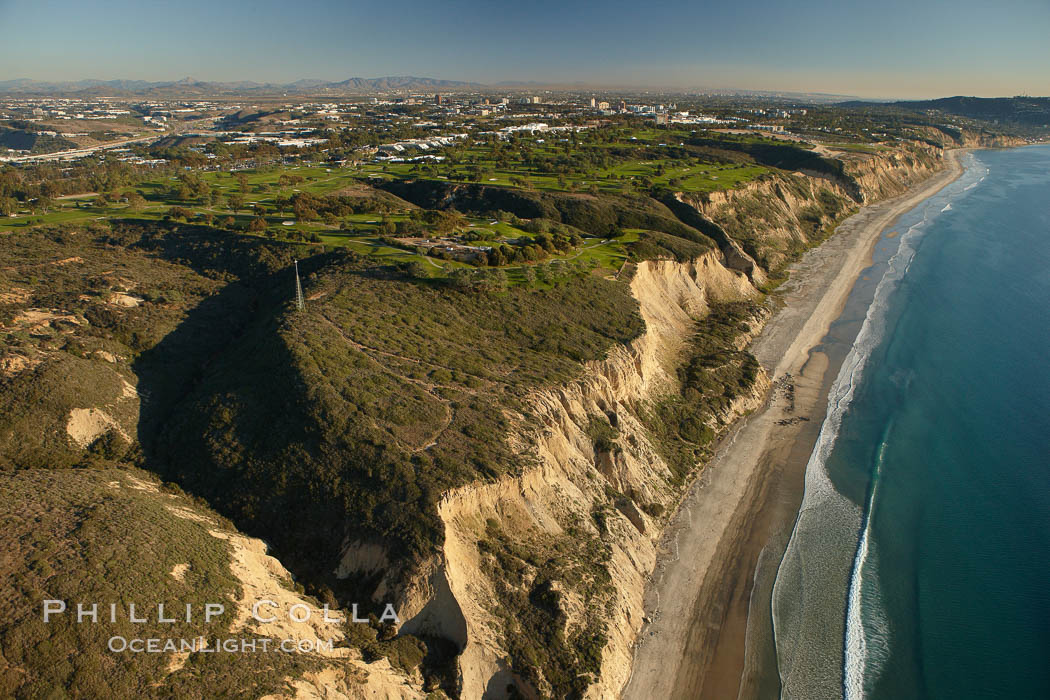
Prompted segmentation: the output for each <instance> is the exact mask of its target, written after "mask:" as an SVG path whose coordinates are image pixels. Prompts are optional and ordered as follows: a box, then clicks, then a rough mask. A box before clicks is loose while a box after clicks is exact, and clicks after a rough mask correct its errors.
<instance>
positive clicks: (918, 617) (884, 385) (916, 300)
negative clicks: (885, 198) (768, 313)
mask: <svg viewBox="0 0 1050 700" xmlns="http://www.w3.org/2000/svg"><path fill="white" fill-rule="evenodd" d="M963 162H964V164H965V168H966V169H965V172H964V174H963V175H962V176H961V177H960V178H959V179H958V180H956V181H955V182H954V183H952V184H950V185H948V186H947V187H946V188H944V189H943V190H941V191H940V192H939V193H938V194H936V195H934V196H933V197H931V198H929V199H927V200H925V201H924V202H923V203H922V204H920V205H919V206H918V207H916V208H915V209H913V210H912V211H910V212H908V213H907V214H905V215H904V216H902V217H901V218H900V219H899V220H898V221H897V222H896V223H895V224H894V225H893V226H891V227H889V229H887V231H884V232H883V235H882V237H881V238H880V241H879V242H878V244H877V245H876V250H875V262H874V264H873V266H872V267H871V268H870V269H869V270H867V271H865V273H864V276H863V278H862V280H863V281H862V282H860V283H858V285H857V288H856V289H855V290H854V293H853V295H852V296H851V302H850V303H847V307H846V308H847V311H846V312H845V313H844V318H843V320H842V323H843V324H846V325H848V324H851V323H852V324H853V332H852V333H851V334H849V337H852V338H854V339H853V341H852V345H851V346H849V348H848V352H847V353H846V357H845V360H844V361H843V363H842V367H841V370H840V372H839V374H838V376H837V377H836V378H835V380H834V382H833V384H832V385H831V389H830V392H829V396H828V414H827V417H826V419H825V421H824V424H823V425H822V427H821V431H820V437H819V438H818V440H817V444H816V447H815V449H814V452H813V454H812V456H811V458H810V461H809V464H808V465H807V468H806V469H807V471H806V486H805V489H806V491H805V496H804V498H803V503H802V508H801V510H800V512H799V516H798V519H797V520H796V523H795V527H794V530H793V532H792V537H791V541H790V544H789V545H788V549H787V552H786V553H785V555H784V558H783V561H782V562H781V565H780V568H779V570H778V572H777V578H776V584H775V586H774V590H773V622H774V630H775V640H776V656H777V666H778V669H779V675H780V680H781V692H782V696H783V697H785V698H841V697H846V698H848V699H849V700H853V699H855V698H874V699H877V700H882V699H885V700H901V699H905V698H953V699H955V698H1050V147H1048V146H1030V147H1025V148H1017V149H1010V150H997V151H977V152H974V153H971V154H968V155H966V156H965V157H964V161H963ZM860 304H863V306H862V307H860V306H859V305H860ZM851 313H852V314H853V316H855V318H853V319H850V318H849V316H850V314H851ZM857 326H859V331H858V330H857ZM834 335H835V327H833V328H832V331H831V333H829V336H832V337H830V338H829V339H828V341H829V342H832V343H833V342H834ZM854 336H855V337H854Z"/></svg>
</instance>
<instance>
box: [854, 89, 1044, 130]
mask: <svg viewBox="0 0 1050 700" xmlns="http://www.w3.org/2000/svg"><path fill="white" fill-rule="evenodd" d="M844 105H845V106H848V107H855V106H865V107H870V106H872V103H871V102H846V103H844ZM886 106H888V107H898V108H901V109H908V110H913V111H922V112H925V111H927V110H931V109H934V110H937V111H939V112H943V113H945V114H954V115H958V116H960V117H968V118H970V119H981V120H984V121H990V122H996V121H997V122H999V123H1000V124H1018V125H1022V126H1029V127H1033V126H1034V127H1045V126H1047V125H1048V124H1050V97H1027V96H1023V97H962V96H957V97H943V98H941V99H937V100H914V101H901V102H889V103H887V104H886Z"/></svg>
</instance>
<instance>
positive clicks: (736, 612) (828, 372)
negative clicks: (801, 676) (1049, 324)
mask: <svg viewBox="0 0 1050 700" xmlns="http://www.w3.org/2000/svg"><path fill="white" fill-rule="evenodd" d="M958 156H959V152H957V151H954V152H949V153H948V155H947V158H946V160H947V165H948V167H947V168H946V169H945V170H943V171H941V172H939V173H937V174H935V175H934V176H932V177H931V178H929V179H927V180H926V181H924V182H922V183H919V184H918V185H916V186H915V187H913V188H912V189H910V190H909V191H908V192H906V193H905V194H903V195H901V196H899V197H896V198H894V199H890V200H885V201H883V202H879V203H877V204H874V205H871V206H868V207H864V208H863V209H861V210H860V211H859V212H858V213H857V214H855V215H853V216H852V217H850V218H849V219H847V220H845V221H844V222H842V224H841V225H840V226H839V228H838V230H837V231H836V233H835V235H834V236H832V237H831V238H830V239H828V240H827V241H826V242H825V243H823V244H822V245H820V246H819V247H817V248H814V249H813V250H811V251H809V252H808V253H806V254H805V255H804V256H803V258H802V259H801V260H799V261H798V262H797V263H795V264H794V265H793V266H792V267H791V278H790V280H789V281H788V282H787V283H785V284H784V285H783V287H782V288H781V289H780V290H778V292H777V294H776V296H777V297H778V298H779V299H780V301H781V302H782V307H781V308H780V309H779V310H778V311H777V313H776V314H775V315H774V316H773V317H772V318H771V319H770V320H769V321H768V322H767V323H766V326H765V327H764V328H763V330H762V332H761V333H760V334H759V336H758V337H757V338H756V339H755V341H754V342H753V343H752V346H751V351H752V352H753V353H754V354H755V356H756V357H757V358H758V360H759V362H761V363H762V366H763V367H764V368H765V370H766V372H767V373H768V374H769V376H770V378H771V380H772V381H773V385H774V386H773V390H772V391H771V392H770V396H769V398H768V400H767V402H766V404H765V405H764V406H763V407H762V408H761V409H759V410H758V411H756V412H755V413H753V414H752V415H750V416H748V417H746V418H744V419H742V420H741V421H739V422H738V424H737V425H736V426H735V427H734V428H733V430H732V432H731V433H730V435H729V436H728V437H727V438H726V439H725V440H724V441H723V442H722V444H721V445H720V446H719V448H718V450H717V451H716V454H715V456H714V458H713V459H712V461H711V463H710V464H709V465H708V466H707V467H706V468H705V469H704V472H703V474H702V475H701V477H700V478H699V479H698V480H697V481H696V483H695V484H694V485H693V486H692V488H691V489H690V493H689V494H688V496H687V497H686V498H685V500H684V501H683V503H682V506H681V507H680V509H679V512H678V513H677V514H676V517H675V519H674V520H673V521H672V524H671V525H670V526H669V527H668V531H667V535H666V538H665V541H664V547H663V556H662V557H661V560H660V562H659V563H658V564H657V569H656V571H655V572H654V573H653V579H652V583H651V584H650V588H649V590H648V591H647V593H646V610H647V612H648V616H649V618H650V620H651V621H650V622H648V623H647V624H646V625H645V626H644V627H643V628H642V631H641V633H640V635H639V643H638V646H637V648H636V651H635V658H634V667H633V672H632V676H631V679H630V681H629V682H628V685H627V688H626V690H625V691H624V697H625V698H628V699H631V700H635V699H636V700H649V699H650V698H690V699H692V698H712V699H713V698H718V699H719V700H723V699H725V698H736V697H737V696H738V694H739V695H740V696H741V697H768V696H769V695H770V694H774V695H775V694H776V689H777V687H778V685H777V678H776V671H775V658H773V656H772V641H771V640H769V639H754V638H753V639H751V640H748V639H747V636H748V634H751V635H752V636H754V635H756V634H757V635H761V634H762V630H763V629H764V626H763V625H762V624H757V625H756V624H752V625H750V631H749V625H748V611H749V608H750V609H751V610H752V614H753V615H756V616H760V615H766V616H767V618H766V619H767V620H768V615H769V600H768V598H769V591H770V589H771V587H772V577H773V576H774V575H775V570H776V565H777V563H778V562H779V559H780V556H781V555H782V553H783V549H784V547H785V546H786V544H787V538H788V536H789V535H790V528H791V525H792V523H793V522H794V519H795V516H796V514H797V512H798V508H799V505H800V503H801V500H802V493H803V483H804V474H805V466H806V462H807V461H808V459H809V455H810V452H811V451H812V449H813V445H814V443H815V442H816V438H817V433H818V432H819V430H820V424H821V423H822V422H823V419H824V414H825V409H826V405H827V391H828V386H829V384H830V380H831V379H832V378H833V377H834V375H835V374H836V373H837V372H838V368H839V365H840V364H841V362H842V359H843V357H844V353H839V352H835V353H832V357H830V358H829V356H828V354H826V353H824V352H822V351H820V349H819V346H820V343H821V341H822V339H823V338H824V337H825V335H826V334H827V332H828V329H829V327H830V326H831V324H832V322H833V321H835V319H836V318H838V316H839V315H840V314H841V313H842V309H843V307H844V305H845V302H846V299H847V298H848V296H849V293H850V291H851V290H852V288H853V285H854V282H855V281H856V280H857V279H858V277H859V276H860V274H861V272H862V271H863V270H864V269H865V268H866V267H868V266H869V265H870V262H871V252H872V249H873V247H874V245H875V243H876V242H877V241H878V239H879V236H880V234H881V233H882V231H883V230H885V229H886V227H887V226H889V225H890V224H891V223H892V222H893V221H894V220H895V219H897V217H899V216H900V215H901V214H903V213H904V212H906V211H908V210H910V209H911V208H913V207H914V206H915V205H917V204H918V203H919V202H921V201H922V200H923V199H926V198H927V197H929V196H931V195H933V194H935V193H936V192H937V191H938V190H940V189H941V188H942V187H944V186H945V185H947V184H948V183H949V182H951V181H952V180H954V179H955V178H956V177H958V176H959V174H960V173H961V172H962V167H961V165H960V163H959V161H958ZM760 559H761V560H762V563H763V565H762V566H761V567H759V569H758V571H759V576H758V579H757V589H756V576H755V572H756V565H757V564H758V563H759V561H760ZM753 590H755V591H756V594H755V596H754V599H752V598H753V597H752V592H753ZM763 596H764V597H765V598H766V600H764V601H763V600H762V598H763ZM766 636H767V637H768V634H766ZM748 647H750V648H751V649H752V650H753V654H752V656H751V657H750V659H748V668H747V669H746V672H745V658H746V653H745V650H746V649H747V648H748ZM770 664H772V665H773V666H772V667H770ZM742 677H743V678H744V683H743V687H742V688H741V678H742Z"/></svg>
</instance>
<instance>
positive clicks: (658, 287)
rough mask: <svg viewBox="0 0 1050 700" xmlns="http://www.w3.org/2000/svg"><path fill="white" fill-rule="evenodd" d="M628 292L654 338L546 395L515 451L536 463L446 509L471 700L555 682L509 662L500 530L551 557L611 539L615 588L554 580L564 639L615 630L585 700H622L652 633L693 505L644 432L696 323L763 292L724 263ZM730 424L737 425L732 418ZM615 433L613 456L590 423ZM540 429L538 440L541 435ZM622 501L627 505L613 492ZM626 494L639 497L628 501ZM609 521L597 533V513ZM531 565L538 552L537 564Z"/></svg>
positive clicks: (529, 582) (655, 268) (524, 582)
mask: <svg viewBox="0 0 1050 700" xmlns="http://www.w3.org/2000/svg"><path fill="white" fill-rule="evenodd" d="M631 288H632V291H633V293H634V295H635V296H636V298H637V299H638V301H639V304H640V306H641V312H642V315H643V317H644V318H645V321H646V327H647V331H646V333H645V334H644V335H642V336H641V337H639V338H637V339H636V340H635V341H633V342H632V343H631V344H630V345H628V346H620V347H617V348H615V349H614V350H613V351H612V352H611V353H610V355H609V357H608V358H607V359H605V360H604V361H602V362H595V363H592V364H591V365H589V366H588V367H587V370H586V373H585V374H584V376H582V377H581V378H580V379H579V380H577V381H576V382H573V383H572V384H570V385H567V386H562V387H556V388H553V389H549V390H546V391H541V392H536V393H535V395H534V396H533V397H532V400H531V401H530V413H531V414H532V415H531V416H530V419H531V420H524V419H522V420H521V422H520V424H521V425H522V430H521V432H520V433H519V434H517V435H515V436H514V438H513V440H514V443H515V447H516V449H517V450H520V451H521V452H522V453H524V454H526V455H528V456H529V457H530V458H531V460H532V462H533V464H534V466H533V467H532V468H530V469H528V470H526V471H525V472H524V473H523V474H521V475H518V476H515V477H513V478H505V479H501V480H499V481H497V482H495V483H490V484H479V485H473V486H469V487H466V488H462V489H458V490H456V491H454V492H452V493H449V494H447V495H446V497H445V498H444V499H443V500H442V502H441V506H440V513H441V518H442V520H443V521H444V524H445V546H444V560H445V561H444V563H445V567H444V573H445V575H446V577H447V582H448V584H449V588H450V591H451V593H452V595H453V597H454V598H455V601H456V602H457V604H458V606H459V608H460V609H461V611H462V614H463V617H464V620H465V623H466V644H465V647H464V651H463V653H462V655H461V657H460V663H461V672H462V684H463V687H462V694H463V697H466V698H478V697H482V696H483V695H484V696H486V697H488V696H492V697H504V696H505V695H506V686H507V683H508V682H509V681H511V680H512V679H514V680H516V681H517V682H518V684H519V686H523V687H524V688H526V689H528V688H529V687H530V686H531V687H533V689H534V690H537V691H538V692H539V693H541V694H546V693H549V692H550V688H549V687H547V686H546V685H545V683H544V681H542V680H541V681H540V682H539V684H538V685H539V686H540V687H538V688H537V687H535V686H536V685H537V683H536V682H535V680H534V679H533V680H530V679H528V678H522V677H521V676H520V675H519V674H516V673H515V670H516V669H515V668H514V667H513V665H512V662H511V660H510V658H509V655H508V651H507V648H508V647H507V639H506V633H507V632H508V631H509V630H507V629H506V628H507V621H506V618H505V615H504V614H503V613H504V612H505V611H502V612H501V609H500V608H501V606H503V605H504V603H503V602H502V601H501V596H500V587H501V586H502V585H504V583H505V582H503V581H500V580H498V577H499V576H502V574H503V572H498V571H493V568H492V561H491V557H490V556H489V555H487V554H486V553H485V551H484V550H485V548H484V547H483V546H482V547H479V543H483V542H485V541H486V539H487V538H489V537H491V536H492V532H493V531H494V530H495V531H499V532H500V533H501V536H502V537H505V538H506V539H507V540H509V541H510V542H512V543H513V546H514V547H517V548H519V549H520V551H524V552H526V553H529V552H532V553H535V554H536V557H537V560H539V559H542V558H544V557H546V556H548V555H549V550H550V548H551V547H552V546H553V547H557V546H558V545H559V543H562V544H568V546H569V549H568V550H567V551H568V552H569V553H570V554H569V555H570V556H572V555H578V554H582V552H579V551H578V550H575V551H574V550H573V549H572V548H571V547H572V543H573V541H576V542H578V543H580V549H582V548H583V544H582V543H583V542H585V541H591V542H594V541H600V542H601V545H602V548H603V549H604V563H601V564H597V565H598V566H602V567H604V568H605V569H606V571H607V572H608V580H609V584H610V585H608V586H606V587H605V588H604V589H603V590H602V591H601V593H600V595H598V596H590V597H589V596H588V593H587V591H585V590H584V589H585V588H587V583H586V581H584V582H581V583H574V582H573V581H572V580H571V577H567V578H570V580H559V581H556V582H555V583H556V585H557V590H558V592H559V594H560V595H559V602H558V605H559V606H560V609H561V611H562V613H563V619H564V630H563V633H564V636H565V638H566V639H572V638H574V637H575V636H576V635H577V634H578V633H580V632H581V631H582V630H585V629H587V628H588V627H589V626H592V625H593V623H594V622H596V620H595V616H597V617H599V618H600V620H597V621H598V622H600V623H601V625H600V627H602V628H604V639H603V642H602V646H601V663H600V668H599V669H594V670H597V673H596V674H595V675H593V676H592V677H591V678H590V680H591V681H592V683H591V684H590V685H589V687H588V688H587V696H588V697H595V698H604V697H614V696H616V695H617V694H618V693H619V691H620V689H621V688H622V687H623V686H624V684H625V683H626V681H627V679H628V677H629V674H630V665H631V645H632V643H633V641H634V638H635V635H636V634H637V631H638V629H639V628H640V626H641V624H642V616H643V606H642V596H643V593H644V589H645V582H646V578H647V576H648V574H649V572H650V571H651V570H652V569H653V567H654V565H655V562H656V545H657V542H658V539H659V536H660V534H661V525H662V523H663V518H662V517H661V514H670V513H671V512H672V511H673V510H674V508H675V506H676V505H677V502H678V499H679V497H680V496H681V495H682V490H681V488H680V485H676V484H675V483H674V481H673V476H672V471H671V470H670V469H669V467H668V465H667V464H666V463H665V461H664V460H663V458H662V457H661V456H660V452H659V450H658V449H657V448H656V446H654V445H653V444H652V443H651V442H650V439H649V437H648V435H647V431H646V430H645V428H644V427H643V425H642V412H644V411H645V410H646V406H647V403H648V402H649V401H652V400H654V399H656V398H657V397H659V396H661V395H662V394H667V393H670V392H673V391H675V390H676V385H677V381H676V379H675V374H674V366H675V363H676V357H677V355H678V349H679V348H680V347H681V345H682V344H683V343H684V342H685V340H686V339H687V338H688V336H689V335H690V334H691V332H692V331H693V329H694V323H695V320H696V319H697V318H699V317H701V316H703V315H704V314H706V312H707V310H708V304H709V303H710V302H714V301H731V300H740V299H745V298H749V297H752V296H754V295H756V294H757V292H756V290H755V288H754V287H753V286H752V285H751V284H750V283H749V281H748V279H747V277H746V276H745V275H744V274H743V273H741V272H738V271H734V270H730V269H728V268H727V267H726V266H725V265H724V264H723V260H722V259H721V257H720V256H718V255H717V254H716V253H711V254H707V255H705V256H703V257H701V258H699V259H697V260H695V261H693V262H691V263H688V264H679V263H675V262H670V261H650V262H644V263H641V264H640V265H638V268H637V270H636V271H635V274H634V277H633V280H632V282H631ZM765 388H766V384H765V381H764V378H762V380H760V381H759V382H758V383H757V384H756V386H755V388H754V391H753V392H752V393H751V394H750V395H749V396H747V397H744V398H743V399H742V400H739V401H737V402H736V403H735V404H734V406H733V407H732V412H734V413H736V414H737V415H739V414H741V413H743V412H745V411H748V410H750V409H752V408H754V407H756V406H757V405H758V404H759V403H760V402H761V400H762V398H763V396H764V393H765ZM726 417H727V418H730V419H731V418H732V417H733V416H726ZM595 420H598V421H608V423H609V424H610V425H611V426H615V429H616V432H617V437H616V438H615V445H607V444H605V445H603V444H600V443H596V441H595V440H594V438H593V435H592V434H591V433H592V432H593V431H592V428H591V426H592V425H593V421H595ZM537 421H538V423H539V425H540V426H541V427H540V428H539V429H535V428H533V427H531V426H532V425H535V423H536V422H537ZM613 494H616V495H613ZM627 494H629V496H628V495H627ZM596 512H601V513H604V516H603V517H602V518H601V519H600V521H601V523H602V524H601V525H599V524H598V522H597V521H596V518H595V517H592V516H593V514H594V513H596ZM526 558H528V555H527V554H526ZM542 569H543V565H542V564H538V565H537V566H531V567H525V569H524V570H523V571H521V572H520V574H521V576H520V581H516V582H513V585H518V586H521V587H522V588H523V589H524V590H530V589H532V588H533V587H534V586H535V585H536V584H537V580H538V579H540V578H542V577H543V576H544V574H543V573H542V572H541V571H542Z"/></svg>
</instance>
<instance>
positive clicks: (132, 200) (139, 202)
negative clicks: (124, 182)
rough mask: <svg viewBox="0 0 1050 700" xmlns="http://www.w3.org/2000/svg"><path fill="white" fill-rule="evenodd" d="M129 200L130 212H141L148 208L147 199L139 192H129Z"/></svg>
mask: <svg viewBox="0 0 1050 700" xmlns="http://www.w3.org/2000/svg"><path fill="white" fill-rule="evenodd" d="M127 199H128V211H141V210H142V209H143V207H145V206H146V198H145V197H143V196H142V195H141V194H139V193H138V192H129V193H128V196H127Z"/></svg>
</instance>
